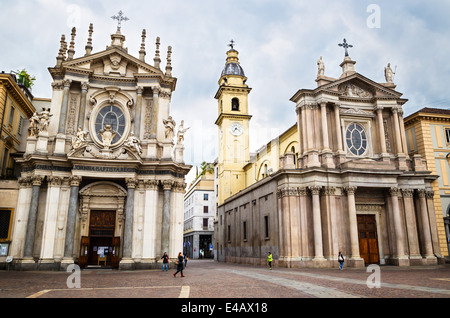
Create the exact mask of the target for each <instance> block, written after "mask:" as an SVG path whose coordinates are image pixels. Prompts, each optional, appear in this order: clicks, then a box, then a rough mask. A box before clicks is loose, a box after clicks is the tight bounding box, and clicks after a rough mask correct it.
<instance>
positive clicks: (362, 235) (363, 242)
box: [356, 204, 384, 266]
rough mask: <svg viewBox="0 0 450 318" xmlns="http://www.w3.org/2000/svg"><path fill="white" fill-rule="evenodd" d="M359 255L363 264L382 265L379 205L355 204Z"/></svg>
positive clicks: (380, 212) (381, 207)
mask: <svg viewBox="0 0 450 318" xmlns="http://www.w3.org/2000/svg"><path fill="white" fill-rule="evenodd" d="M356 211H357V212H356V213H357V215H356V217H357V226H358V242H359V254H360V257H361V258H363V259H364V264H365V265H366V266H367V265H370V264H384V253H383V247H382V242H381V238H380V234H379V233H381V228H380V226H381V214H382V211H383V205H381V204H357V205H356Z"/></svg>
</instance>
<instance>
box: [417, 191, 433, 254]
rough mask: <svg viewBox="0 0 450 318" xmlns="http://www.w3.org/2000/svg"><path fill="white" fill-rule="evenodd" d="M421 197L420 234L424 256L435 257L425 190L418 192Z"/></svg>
mask: <svg viewBox="0 0 450 318" xmlns="http://www.w3.org/2000/svg"><path fill="white" fill-rule="evenodd" d="M417 192H418V195H419V204H420V214H419V224H420V229H421V231H420V233H421V234H422V235H421V239H422V247H423V252H422V256H423V257H425V258H431V257H434V255H433V245H432V244H433V243H432V240H431V231H430V221H429V218H428V207H427V199H426V191H425V189H419V190H417Z"/></svg>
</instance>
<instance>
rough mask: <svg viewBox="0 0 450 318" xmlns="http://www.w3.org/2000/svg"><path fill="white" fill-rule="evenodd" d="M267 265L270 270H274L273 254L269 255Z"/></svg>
mask: <svg viewBox="0 0 450 318" xmlns="http://www.w3.org/2000/svg"><path fill="white" fill-rule="evenodd" d="M267 264H269V269H272V253H270V252H269V253H268V255H267Z"/></svg>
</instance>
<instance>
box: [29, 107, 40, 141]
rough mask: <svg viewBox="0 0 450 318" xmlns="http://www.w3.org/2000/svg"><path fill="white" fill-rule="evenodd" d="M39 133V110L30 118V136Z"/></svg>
mask: <svg viewBox="0 0 450 318" xmlns="http://www.w3.org/2000/svg"><path fill="white" fill-rule="evenodd" d="M38 134H39V116H38V114H37V112H34V114H33V116H31V118H30V126H29V127H28V135H29V136H30V137H36V136H37V135H38Z"/></svg>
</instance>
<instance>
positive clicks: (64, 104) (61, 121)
mask: <svg viewBox="0 0 450 318" xmlns="http://www.w3.org/2000/svg"><path fill="white" fill-rule="evenodd" d="M71 83H72V80H70V79H65V80H64V92H63V101H62V105H61V112H60V114H59V125H58V134H65V130H66V117H67V107H68V105H69V88H70V84H71Z"/></svg>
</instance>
